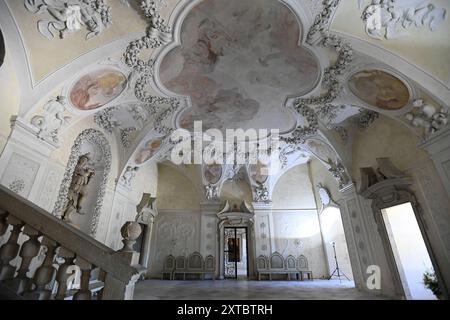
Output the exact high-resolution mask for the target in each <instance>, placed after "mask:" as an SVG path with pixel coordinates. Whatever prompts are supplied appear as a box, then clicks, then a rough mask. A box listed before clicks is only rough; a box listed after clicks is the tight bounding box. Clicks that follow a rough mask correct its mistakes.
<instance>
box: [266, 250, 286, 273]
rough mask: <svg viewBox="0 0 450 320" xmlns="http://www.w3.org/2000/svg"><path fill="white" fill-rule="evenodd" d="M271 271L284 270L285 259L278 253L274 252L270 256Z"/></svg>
mask: <svg viewBox="0 0 450 320" xmlns="http://www.w3.org/2000/svg"><path fill="white" fill-rule="evenodd" d="M269 266H270V269H272V270H275V269H284V258H283V256H282V255H281V254H279V253H278V252H274V253H272V254H271V255H270V259H269Z"/></svg>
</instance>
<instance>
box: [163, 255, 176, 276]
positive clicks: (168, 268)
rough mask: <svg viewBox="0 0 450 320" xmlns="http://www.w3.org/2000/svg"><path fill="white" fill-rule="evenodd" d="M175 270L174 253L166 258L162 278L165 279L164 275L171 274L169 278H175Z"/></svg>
mask: <svg viewBox="0 0 450 320" xmlns="http://www.w3.org/2000/svg"><path fill="white" fill-rule="evenodd" d="M174 270H175V257H174V256H173V255H169V256H167V257H166V259H165V260H164V266H163V271H162V275H161V280H164V275H166V274H168V275H169V280H172V279H173V271H174Z"/></svg>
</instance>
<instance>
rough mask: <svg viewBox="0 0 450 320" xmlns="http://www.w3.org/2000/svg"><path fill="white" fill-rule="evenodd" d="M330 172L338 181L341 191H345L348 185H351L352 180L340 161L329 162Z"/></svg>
mask: <svg viewBox="0 0 450 320" xmlns="http://www.w3.org/2000/svg"><path fill="white" fill-rule="evenodd" d="M328 165H329V168H328V171H329V172H330V173H331V175H332V176H333V177H334V178H335V179H336V180H337V182H338V183H339V189H343V188H344V187H345V186H346V185H348V184H349V182H350V178H349V176H348V174H347V172H346V171H345V167H344V166H343V165H342V163H340V162H339V161H336V162H334V161H333V160H331V159H329V160H328Z"/></svg>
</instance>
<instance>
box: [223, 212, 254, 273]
mask: <svg viewBox="0 0 450 320" xmlns="http://www.w3.org/2000/svg"><path fill="white" fill-rule="evenodd" d="M226 207H227V206H226ZM217 217H218V224H217V229H218V233H219V247H218V249H217V250H218V252H217V256H218V257H219V263H218V265H219V279H220V280H223V279H225V276H224V272H225V261H224V260H225V254H224V246H225V227H233V228H234V227H237V228H247V268H248V272H247V273H248V279H254V278H255V275H256V272H255V270H256V266H255V262H256V259H255V252H256V247H255V245H256V243H255V229H254V219H253V217H254V214H253V213H251V212H236V211H230V212H226V211H221V212H219V213H218V214H217Z"/></svg>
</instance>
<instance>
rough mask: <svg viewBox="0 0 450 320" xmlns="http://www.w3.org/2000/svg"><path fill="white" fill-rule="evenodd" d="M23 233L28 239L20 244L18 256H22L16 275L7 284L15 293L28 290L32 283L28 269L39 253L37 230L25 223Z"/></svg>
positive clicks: (39, 245)
mask: <svg viewBox="0 0 450 320" xmlns="http://www.w3.org/2000/svg"><path fill="white" fill-rule="evenodd" d="M23 234H25V235H27V236H28V237H29V239H28V240H27V241H25V242H24V243H23V244H22V248H20V253H19V256H20V257H21V258H22V261H21V263H20V267H19V270H17V276H16V277H15V278H14V279H11V280H8V281H7V285H8V286H9V287H10V288H11V289H12V290H13V291H14V292H16V293H17V294H22V293H23V292H25V291H27V290H29V289H30V288H31V287H30V286H31V284H32V281H31V278H29V277H28V276H27V273H28V271H29V269H30V264H31V260H33V258H34V257H36V256H37V255H38V254H39V249H40V248H41V243H40V242H39V240H38V238H39V237H40V234H39V232H38V231H37V230H35V229H33V228H32V227H30V226H28V225H26V226H25V228H24V229H23Z"/></svg>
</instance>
